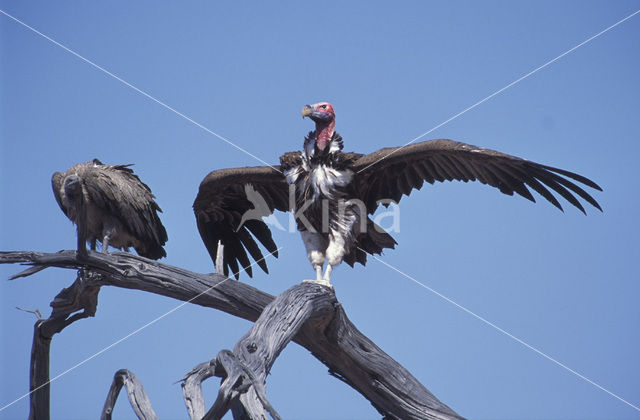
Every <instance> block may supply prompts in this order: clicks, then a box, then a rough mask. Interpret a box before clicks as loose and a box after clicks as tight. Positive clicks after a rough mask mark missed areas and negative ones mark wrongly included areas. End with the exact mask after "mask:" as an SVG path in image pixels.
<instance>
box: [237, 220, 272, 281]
mask: <svg viewBox="0 0 640 420" xmlns="http://www.w3.org/2000/svg"><path fill="white" fill-rule="evenodd" d="M238 236H239V237H240V241H241V242H242V245H244V247H245V248H246V249H247V251H249V254H251V257H252V258H253V259H254V260H255V261H256V264H258V266H259V267H260V268H261V269H262V271H264V272H265V273H267V274H269V269H268V268H267V263H266V261H265V259H264V256H263V255H262V252H260V248H259V247H258V244H257V243H256V241H255V240H254V239H253V238H252V237H251V234H250V233H249V232H248V231H247V230H246V229H241V230H240V231H239V232H238Z"/></svg>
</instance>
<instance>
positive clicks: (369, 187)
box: [193, 102, 602, 285]
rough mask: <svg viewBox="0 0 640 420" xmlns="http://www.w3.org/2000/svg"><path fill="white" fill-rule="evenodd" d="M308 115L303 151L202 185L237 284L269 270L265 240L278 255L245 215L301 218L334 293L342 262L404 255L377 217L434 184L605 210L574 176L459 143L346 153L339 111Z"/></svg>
mask: <svg viewBox="0 0 640 420" xmlns="http://www.w3.org/2000/svg"><path fill="white" fill-rule="evenodd" d="M302 116H303V118H304V117H309V118H311V119H312V120H313V121H314V122H315V124H316V129H315V131H312V132H310V133H309V134H308V135H307V136H306V138H305V141H304V150H303V151H301V152H290V153H286V154H284V155H283V156H282V157H281V158H280V165H279V166H275V167H269V166H262V167H249V168H236V169H222V170H218V171H213V172H211V173H209V175H207V176H206V178H205V179H204V180H203V181H202V183H201V184H200V190H199V192H198V196H197V197H196V200H195V202H194V204H193V208H194V212H195V215H196V220H197V224H198V230H199V231H200V235H201V236H202V240H203V241H204V244H205V245H206V247H207V249H208V250H209V254H210V255H211V257H212V258H213V259H214V261H215V259H216V253H217V250H218V243H221V244H222V245H223V246H224V255H223V264H224V273H225V274H227V275H228V272H229V268H231V270H232V271H233V273H234V275H235V276H236V278H238V274H239V269H240V268H244V269H245V270H246V271H247V273H248V274H249V276H251V275H252V271H251V267H250V265H251V262H250V260H249V256H248V255H247V252H248V253H249V255H251V257H252V258H253V259H254V260H255V261H256V263H257V264H258V265H259V266H260V267H261V268H262V269H263V270H264V271H265V272H268V271H267V265H266V263H265V262H264V257H263V255H262V252H261V250H260V248H259V247H258V244H257V243H256V239H257V240H258V241H259V242H260V243H261V244H262V245H263V246H264V247H265V248H266V249H267V250H268V251H269V252H270V253H273V254H275V255H276V256H277V253H276V249H277V248H276V245H275V243H274V241H273V238H272V236H271V232H270V230H269V228H268V227H267V225H266V223H265V222H264V221H263V220H261V219H260V218H259V217H249V218H247V217H243V215H246V214H252V215H258V216H268V215H270V214H271V213H272V212H273V211H274V210H280V211H289V210H292V211H294V215H295V218H296V222H297V226H298V230H299V231H300V234H301V235H302V240H303V242H304V244H305V247H306V250H307V256H308V258H309V261H310V262H311V265H312V266H313V268H314V269H315V271H316V281H317V282H320V283H321V284H325V285H330V283H329V281H330V277H331V271H332V270H333V268H334V267H335V266H336V265H338V264H340V263H341V262H342V261H346V262H347V264H349V265H350V266H353V264H354V263H356V262H359V263H361V264H362V265H364V264H365V263H366V260H367V254H380V253H381V252H382V250H383V249H384V248H393V247H394V245H395V244H396V242H395V240H394V239H393V238H392V237H391V236H390V235H389V234H388V233H387V232H385V231H384V230H383V229H381V228H380V227H379V226H377V225H376V224H375V223H374V222H373V221H372V220H371V218H370V217H369V215H372V214H373V213H374V212H375V211H376V209H377V208H378V206H379V205H380V204H381V203H382V204H385V203H386V204H388V203H389V202H390V201H394V202H398V201H399V200H400V199H401V198H402V196H403V195H409V194H410V193H411V191H412V190H413V189H414V188H415V189H420V188H421V187H422V184H423V183H424V181H426V182H428V183H430V184H433V183H434V182H435V181H438V182H443V181H445V180H446V181H453V180H457V181H464V182H467V181H476V180H477V181H480V182H481V183H483V184H488V185H490V186H492V187H495V188H497V189H499V190H500V191H501V192H503V193H504V194H508V195H513V193H514V192H515V193H517V194H519V195H521V196H523V197H524V198H526V199H528V200H531V201H533V202H535V199H534V197H533V195H532V194H531V192H530V191H529V188H531V189H533V190H534V191H536V192H537V193H539V194H540V195H541V196H542V197H544V198H545V199H547V200H548V201H549V202H551V204H553V205H554V206H556V207H557V208H559V209H560V210H562V206H561V205H560V203H559V202H558V200H557V199H556V197H555V196H554V195H553V194H552V192H551V191H555V192H556V193H557V194H559V195H560V196H562V197H563V198H564V199H565V200H567V201H568V202H569V203H571V204H572V205H574V206H575V207H577V208H578V209H579V210H580V211H582V212H583V213H585V210H584V208H583V206H582V204H581V203H580V202H579V201H578V199H577V198H576V196H579V197H580V198H582V199H583V200H585V201H586V202H587V203H589V204H591V205H592V206H594V207H596V208H597V209H599V210H601V211H602V209H601V208H600V206H599V205H598V203H597V202H596V200H595V199H594V198H593V197H591V195H589V194H588V193H587V192H586V191H585V190H584V189H583V188H582V187H580V186H579V185H578V184H584V185H586V186H588V187H591V188H594V189H596V190H600V191H602V189H601V188H600V187H599V186H598V185H597V184H596V183H594V182H593V181H591V180H589V179H587V178H585V177H583V176H581V175H578V174H575V173H573V172H569V171H565V170H563V169H558V168H553V167H550V166H546V165H541V164H539V163H535V162H531V161H528V160H525V159H521V158H518V157H515V156H510V155H507V154H504V153H500V152H496V151H493V150H489V149H483V148H480V147H477V146H472V145H469V144H465V143H460V142H456V141H452V140H430V141H424V142H420V143H414V144H410V145H407V146H402V147H391V148H385V149H381V150H378V151H377V152H374V153H371V154H368V155H362V154H358V153H345V152H343V151H342V148H343V144H342V137H341V136H340V135H338V133H336V132H335V131H334V127H335V113H334V110H333V106H331V104H329V103H327V102H321V103H317V104H314V105H305V106H304V108H303V109H302ZM290 191H291V194H292V197H291V200H290V198H289V194H290ZM256 197H258V198H259V199H256ZM290 202H292V203H294V204H295V207H294V208H290ZM247 212H252V213H247ZM325 261H326V262H327V268H326V271H325V272H324V275H323V274H322V269H323V265H324V263H325Z"/></svg>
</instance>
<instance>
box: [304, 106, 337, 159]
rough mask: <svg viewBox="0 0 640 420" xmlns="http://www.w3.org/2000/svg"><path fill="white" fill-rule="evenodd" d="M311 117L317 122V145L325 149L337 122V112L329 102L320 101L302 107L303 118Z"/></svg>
mask: <svg viewBox="0 0 640 420" xmlns="http://www.w3.org/2000/svg"><path fill="white" fill-rule="evenodd" d="M304 117H309V118H311V119H312V120H313V121H315V123H316V136H315V138H316V145H317V146H318V149H320V150H324V148H325V147H327V144H329V142H330V141H331V137H332V136H333V129H334V127H335V124H336V113H335V112H334V111H333V106H331V104H330V103H329V102H318V103H317V104H313V105H305V106H304V107H302V118H304Z"/></svg>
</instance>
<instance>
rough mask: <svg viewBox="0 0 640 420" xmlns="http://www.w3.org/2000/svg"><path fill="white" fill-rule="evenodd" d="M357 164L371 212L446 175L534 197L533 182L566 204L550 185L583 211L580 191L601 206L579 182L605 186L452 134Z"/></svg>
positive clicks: (543, 192) (365, 158)
mask: <svg viewBox="0 0 640 420" xmlns="http://www.w3.org/2000/svg"><path fill="white" fill-rule="evenodd" d="M353 170H354V171H355V172H356V173H357V175H356V176H357V178H358V179H359V186H360V191H361V198H362V200H363V201H364V202H365V204H366V206H367V209H368V211H369V212H370V213H373V212H375V210H376V208H377V206H378V202H379V201H380V200H388V199H392V200H394V201H396V202H397V201H399V200H400V198H401V197H402V195H403V194H404V195H409V194H410V193H411V191H412V190H413V189H414V188H416V189H420V188H421V187H422V184H423V182H424V181H427V182H429V183H430V184H433V183H434V182H435V181H438V182H444V181H445V180H447V181H453V180H457V181H464V182H468V181H476V180H477V181H480V182H481V183H483V184H488V185H491V186H492V187H495V188H498V189H499V190H500V191H501V192H503V193H504V194H508V195H513V193H514V192H515V193H517V194H519V195H521V196H523V197H524V198H526V199H528V200H531V201H533V202H535V199H534V198H533V195H531V192H530V191H529V189H528V188H527V187H529V188H531V189H533V190H534V191H536V192H538V193H539V194H540V195H542V196H543V197H544V198H546V199H547V200H548V201H549V202H551V204H553V205H554V206H556V207H557V208H559V209H560V210H562V206H561V205H560V203H559V202H558V200H557V199H556V197H555V196H554V195H553V194H552V193H551V191H550V190H553V191H555V192H556V193H557V194H559V195H561V196H562V197H564V198H565V199H566V200H567V201H568V202H569V203H571V204H573V205H574V206H575V207H577V208H578V209H580V211H582V212H583V213H585V210H584V208H583V207H582V204H580V201H578V199H577V198H576V196H575V195H577V196H579V197H581V198H582V199H583V200H585V201H587V202H588V203H589V204H591V205H592V206H594V207H596V208H597V209H598V210H600V211H602V209H601V208H600V205H599V204H598V203H597V201H596V200H595V199H594V198H593V197H591V195H589V194H588V193H587V192H586V191H585V190H583V189H582V188H581V187H580V186H579V185H577V183H581V184H584V185H587V186H589V187H591V188H595V189H597V190H599V191H602V189H601V188H600V187H599V186H598V185H597V184H596V183H595V182H593V181H591V180H589V179H587V178H585V177H583V176H581V175H578V174H575V173H573V172H569V171H565V170H563V169H558V168H553V167H551V166H546V165H541V164H539V163H535V162H531V161H528V160H525V159H521V158H518V157H515V156H510V155H507V154H504V153H500V152H496V151H494V150H489V149H483V148H480V147H477V146H472V145H469V144H465V143H460V142H456V141H452V140H429V141H424V142H420V143H415V144H411V145H408V146H404V147H395V148H385V149H380V150H378V151H377V152H374V153H371V154H368V155H365V156H363V157H362V158H360V159H358V160H357V161H356V162H355V163H354V166H353ZM573 181H577V183H575V182H573ZM574 194H575V195H574Z"/></svg>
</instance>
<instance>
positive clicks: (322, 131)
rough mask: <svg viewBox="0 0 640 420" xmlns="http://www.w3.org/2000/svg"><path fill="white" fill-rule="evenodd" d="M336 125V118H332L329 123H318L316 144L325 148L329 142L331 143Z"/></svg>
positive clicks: (319, 147) (321, 148)
mask: <svg viewBox="0 0 640 420" xmlns="http://www.w3.org/2000/svg"><path fill="white" fill-rule="evenodd" d="M335 126H336V122H335V120H331V121H330V122H328V123H325V122H318V123H316V144H317V145H318V149H320V150H324V148H325V147H327V144H329V142H330V141H331V138H332V137H333V131H334V128H335Z"/></svg>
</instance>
